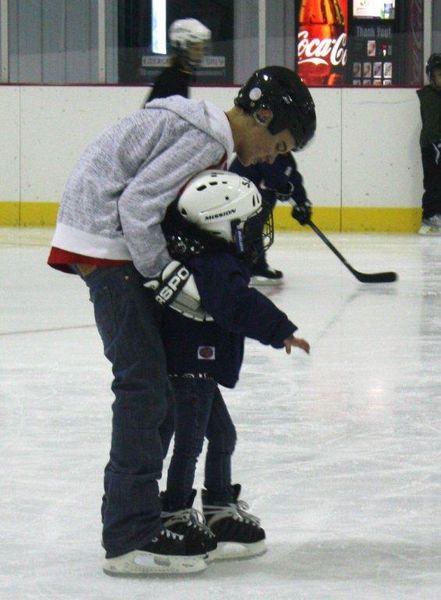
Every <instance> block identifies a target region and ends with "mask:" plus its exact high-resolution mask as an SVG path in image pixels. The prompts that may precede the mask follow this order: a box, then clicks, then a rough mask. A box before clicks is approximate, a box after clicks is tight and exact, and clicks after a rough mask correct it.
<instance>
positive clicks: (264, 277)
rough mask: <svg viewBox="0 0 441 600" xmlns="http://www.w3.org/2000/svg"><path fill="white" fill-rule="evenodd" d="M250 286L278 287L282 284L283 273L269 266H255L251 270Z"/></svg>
mask: <svg viewBox="0 0 441 600" xmlns="http://www.w3.org/2000/svg"><path fill="white" fill-rule="evenodd" d="M250 283H251V285H253V286H259V285H279V284H281V283H283V273H282V271H279V270H278V269H273V268H271V267H270V266H269V265H259V266H257V265H255V266H253V267H252V269H251V282H250Z"/></svg>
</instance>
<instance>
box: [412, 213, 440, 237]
mask: <svg viewBox="0 0 441 600" xmlns="http://www.w3.org/2000/svg"><path fill="white" fill-rule="evenodd" d="M418 233H419V234H420V235H433V236H436V235H441V215H433V216H432V217H430V218H428V219H423V221H422V223H421V227H420V229H419V231H418Z"/></svg>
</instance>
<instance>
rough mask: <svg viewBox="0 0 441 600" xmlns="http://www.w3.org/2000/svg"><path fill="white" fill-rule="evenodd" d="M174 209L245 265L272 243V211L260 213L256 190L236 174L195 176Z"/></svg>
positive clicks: (248, 181)
mask: <svg viewBox="0 0 441 600" xmlns="http://www.w3.org/2000/svg"><path fill="white" fill-rule="evenodd" d="M177 210H178V213H179V214H180V215H181V217H182V218H183V219H184V220H186V221H188V222H189V223H191V224H192V225H194V226H195V227H197V228H198V229H199V230H201V231H204V232H206V233H208V234H210V236H212V237H213V238H215V239H216V238H217V239H218V240H223V241H225V242H227V243H229V244H232V245H233V246H234V247H235V251H236V252H237V253H238V254H239V255H241V256H243V257H244V258H246V260H248V261H249V262H254V261H255V260H256V259H257V258H258V257H259V256H260V255H261V254H262V252H265V251H266V250H267V249H268V248H269V247H270V246H271V244H272V243H273V240H274V228H273V221H272V211H268V212H267V211H262V197H261V195H260V192H259V190H258V189H257V187H256V186H255V185H254V183H253V182H252V181H250V180H249V179H247V178H246V177H241V176H240V175H238V174H237V173H231V172H228V171H221V170H211V171H203V172H202V173H199V174H198V175H196V176H195V177H193V179H191V180H190V182H189V183H188V184H187V186H186V187H185V189H184V191H183V192H182V194H181V196H180V197H179V199H178V202H177Z"/></svg>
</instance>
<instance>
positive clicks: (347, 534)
mask: <svg viewBox="0 0 441 600" xmlns="http://www.w3.org/2000/svg"><path fill="white" fill-rule="evenodd" d="M51 234H52V231H51V230H48V229H21V230H16V229H3V230H0V280H1V286H0V295H1V312H0V423H1V437H0V456H1V461H0V481H1V493H0V540H1V541H0V598H1V599H2V600H31V599H32V600H36V599H38V600H54V599H56V600H119V599H121V600H145V599H147V598H155V599H157V600H245V599H250V600H251V599H252V600H258V599H262V600H282V599H283V600H285V599H287V600H288V599H289V600H439V599H440V598H441V472H440V468H441V466H440V465H441V418H440V417H441V362H440V357H441V261H440V257H441V238H438V239H437V238H432V239H430V238H429V239H428V238H421V237H419V236H417V235H374V234H329V236H328V237H329V238H330V239H331V240H332V242H334V243H335V245H336V246H337V247H338V248H339V250H340V251H341V252H342V253H343V254H344V256H345V257H346V258H347V259H348V260H349V262H350V263H351V264H352V266H354V267H355V268H356V269H358V270H359V271H363V272H376V271H389V270H393V271H397V272H398V273H399V276H400V279H399V281H398V282H396V283H393V284H373V285H372V284H361V283H359V282H358V281H357V280H356V279H355V278H354V277H353V276H352V275H351V273H349V271H347V270H346V269H345V267H344V266H343V265H342V264H341V263H340V262H339V261H338V260H337V259H336V257H335V256H334V255H333V254H332V253H331V252H330V250H329V249H328V248H327V247H326V246H325V245H324V244H323V242H321V241H320V240H319V239H318V238H317V237H316V236H315V235H314V234H313V233H309V234H308V233H299V234H277V235H276V243H275V245H274V247H273V248H272V249H271V251H270V255H269V258H270V263H271V265H272V266H274V267H276V268H281V269H283V271H284V273H285V283H284V285H283V286H281V287H280V288H278V289H275V288H273V289H272V290H270V295H271V297H272V299H273V300H274V302H276V304H277V305H278V306H279V307H280V308H282V309H283V310H285V311H286V312H287V313H288V315H289V316H290V317H291V319H292V320H293V321H294V322H295V323H296V324H297V325H298V326H299V332H298V335H300V336H302V337H305V338H306V339H307V340H308V341H309V342H310V343H311V347H312V349H311V354H310V356H307V355H304V354H302V353H301V352H300V351H299V350H296V351H295V352H294V353H293V354H292V355H291V356H288V355H286V354H285V353H284V352H282V351H276V350H273V349H272V348H269V347H265V346H261V345H259V344H258V343H257V342H254V341H250V342H248V343H247V350H246V358H245V364H244V367H243V371H242V377H241V381H240V383H239V385H238V386H237V388H236V389H235V390H226V391H225V398H226V400H227V403H228V406H229V408H230V410H231V413H232V416H233V418H234V421H235V423H236V426H237V430H238V438H239V439H238V445H237V449H236V453H235V457H234V463H233V467H234V482H240V483H241V484H242V486H243V498H244V499H245V500H246V501H248V502H249V504H250V505H251V512H253V513H254V514H257V515H258V516H259V517H260V518H261V519H262V524H263V526H264V527H265V529H266V533H267V541H268V552H267V554H266V555H265V556H263V557H260V558H256V559H253V560H248V561H241V562H224V563H223V564H221V563H214V564H212V565H211V566H209V568H208V569H207V571H205V572H204V573H202V574H200V575H195V576H192V577H186V578H184V577H173V578H166V577H162V578H159V577H156V578H150V579H135V580H133V579H130V580H127V579H115V578H109V577H107V576H105V575H104V574H103V573H102V571H101V561H102V558H103V551H102V548H101V546H100V537H101V532H100V516H99V511H100V500H101V494H102V470H103V467H104V465H105V463H106V461H107V455H108V446H109V433H110V420H111V402H112V397H111V393H110V390H109V385H110V368H109V365H108V363H107V362H106V360H105V358H104V356H103V354H102V350H101V342H100V340H99V338H98V334H97V332H96V330H95V327H94V325H93V316H92V305H91V304H90V303H89V302H88V298H87V291H86V287H85V286H84V284H83V283H82V282H81V281H80V280H79V279H78V278H77V277H75V276H69V275H65V274H62V273H58V272H56V271H54V270H52V269H50V268H49V267H47V266H46V258H47V254H48V246H49V243H50V239H51ZM201 483H202V480H201V475H200V474H198V477H197V481H196V484H197V487H198V488H200V487H201ZM196 506H197V508H199V506H200V503H199V499H198V500H197V505H196Z"/></svg>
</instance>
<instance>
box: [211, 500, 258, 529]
mask: <svg viewBox="0 0 441 600" xmlns="http://www.w3.org/2000/svg"><path fill="white" fill-rule="evenodd" d="M249 508H250V507H249V505H248V504H247V503H246V502H245V501H244V500H237V501H236V502H235V503H230V504H228V505H226V506H216V505H215V504H206V505H205V506H204V512H205V514H206V516H207V517H212V519H211V522H212V523H214V522H216V521H219V520H220V519H226V518H228V517H231V518H233V519H235V520H236V521H243V522H245V523H250V524H252V525H255V526H256V527H258V526H259V525H260V519H259V517H256V516H255V515H252V514H251V513H249V512H247V511H248V509H249Z"/></svg>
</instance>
